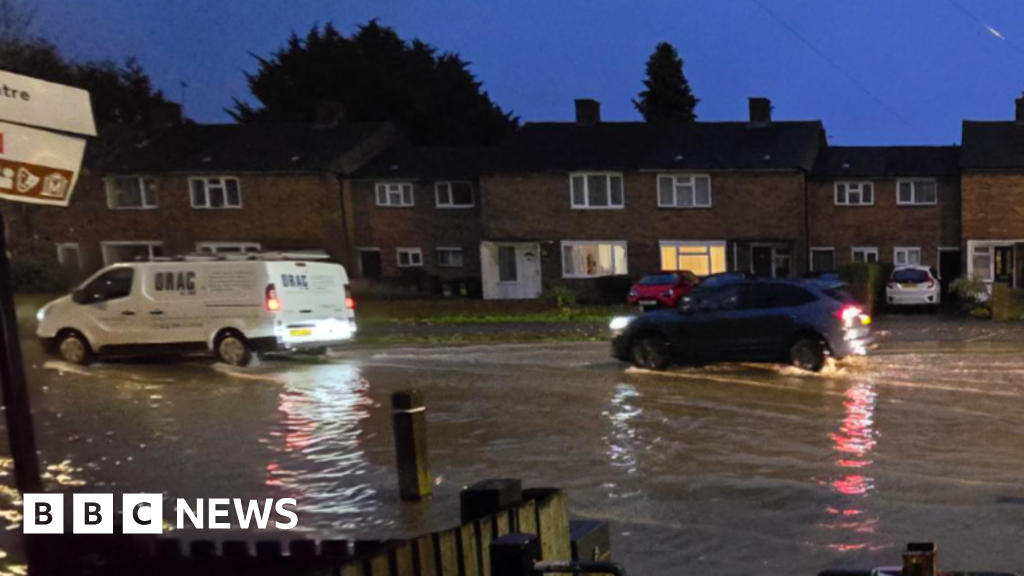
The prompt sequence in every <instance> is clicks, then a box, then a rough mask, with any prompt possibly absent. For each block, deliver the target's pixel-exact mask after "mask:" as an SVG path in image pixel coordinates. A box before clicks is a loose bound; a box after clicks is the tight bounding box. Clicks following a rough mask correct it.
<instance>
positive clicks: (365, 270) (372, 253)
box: [359, 250, 381, 280]
mask: <svg viewBox="0 0 1024 576" xmlns="http://www.w3.org/2000/svg"><path fill="white" fill-rule="evenodd" d="M359 270H360V271H361V272H362V274H363V278H367V279H370V280H380V271H381V259H380V250H360V251H359Z"/></svg>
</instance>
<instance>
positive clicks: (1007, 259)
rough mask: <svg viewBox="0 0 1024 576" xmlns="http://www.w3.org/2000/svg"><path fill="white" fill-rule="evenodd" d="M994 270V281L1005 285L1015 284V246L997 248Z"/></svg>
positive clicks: (994, 253) (994, 256) (994, 255)
mask: <svg viewBox="0 0 1024 576" xmlns="http://www.w3.org/2000/svg"><path fill="white" fill-rule="evenodd" d="M993 258H994V259H995V261H994V262H993V263H992V268H993V269H994V271H995V274H994V276H993V280H995V281H996V282H1002V283H1003V284H1013V246H996V247H995V248H994V249H993Z"/></svg>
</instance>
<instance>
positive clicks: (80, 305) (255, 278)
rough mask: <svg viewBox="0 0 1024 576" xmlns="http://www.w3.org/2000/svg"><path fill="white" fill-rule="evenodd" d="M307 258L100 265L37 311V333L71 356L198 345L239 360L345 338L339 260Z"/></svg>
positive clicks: (346, 315) (346, 312) (349, 305)
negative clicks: (335, 261) (329, 261)
mask: <svg viewBox="0 0 1024 576" xmlns="http://www.w3.org/2000/svg"><path fill="white" fill-rule="evenodd" d="M309 258H310V257H309V256H308V255H294V259H293V257H292V255H287V254H274V255H271V254H263V255H247V256H238V257H223V256H222V257H203V256H196V257H184V258H179V259H165V260H160V261H152V262H133V263H128V264H115V265H113V266H108V267H107V268H104V269H103V270H100V271H99V272H97V273H96V274H94V275H93V276H92V277H91V278H89V279H88V280H86V281H85V282H84V283H83V284H82V285H81V286H80V287H79V288H78V289H76V290H75V291H73V292H72V293H71V294H70V295H68V296H65V297H63V298H60V299H58V300H54V301H53V302H50V303H49V304H47V305H46V306H44V307H43V308H41V309H40V310H39V313H38V315H37V319H38V320H39V328H38V330H37V332H36V333H37V335H38V336H39V337H40V338H41V339H43V341H44V342H45V343H46V344H48V345H49V346H48V348H49V349H50V350H51V351H54V352H57V353H58V354H59V355H60V357H61V358H62V359H63V360H64V361H66V362H70V363H74V364H85V363H88V362H89V361H90V360H91V359H92V358H93V355H94V354H97V353H100V354H102V353H119V354H130V353H132V352H146V351H152V349H154V348H159V349H164V348H176V349H182V348H184V349H189V348H192V349H206V350H209V351H212V352H214V353H215V354H216V355H217V356H218V357H219V358H220V359H221V361H223V362H225V363H227V364H231V365H234V366H246V365H248V364H249V363H250V362H251V361H252V359H253V355H254V354H256V353H259V352H271V351H292V350H300V349H312V350H315V351H323V350H326V348H327V347H328V346H332V345H337V344H341V343H344V342H348V341H350V340H351V339H352V338H353V336H354V335H355V332H356V323H355V312H354V308H355V301H354V300H353V299H352V298H351V297H349V295H348V294H347V293H346V287H347V285H348V275H347V274H346V273H345V268H344V267H343V266H341V265H340V264H332V263H328V262H316V261H311V260H310V259H309Z"/></svg>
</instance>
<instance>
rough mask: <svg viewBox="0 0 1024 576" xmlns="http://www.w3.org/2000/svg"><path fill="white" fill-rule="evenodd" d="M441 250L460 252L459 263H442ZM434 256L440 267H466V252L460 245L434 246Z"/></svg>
mask: <svg viewBox="0 0 1024 576" xmlns="http://www.w3.org/2000/svg"><path fill="white" fill-rule="evenodd" d="M441 252H458V253H459V260H460V263H459V264H442V263H441ZM434 258H436V259H437V267H438V268H465V267H466V252H465V251H464V250H463V249H462V248H460V247H459V246H438V247H437V248H434Z"/></svg>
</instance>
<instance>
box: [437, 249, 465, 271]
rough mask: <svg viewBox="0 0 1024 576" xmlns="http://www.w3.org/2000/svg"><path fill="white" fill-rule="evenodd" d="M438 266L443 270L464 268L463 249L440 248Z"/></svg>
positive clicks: (438, 250)
mask: <svg viewBox="0 0 1024 576" xmlns="http://www.w3.org/2000/svg"><path fill="white" fill-rule="evenodd" d="M437 265H438V266H440V267H442V268H462V248H438V249H437Z"/></svg>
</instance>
